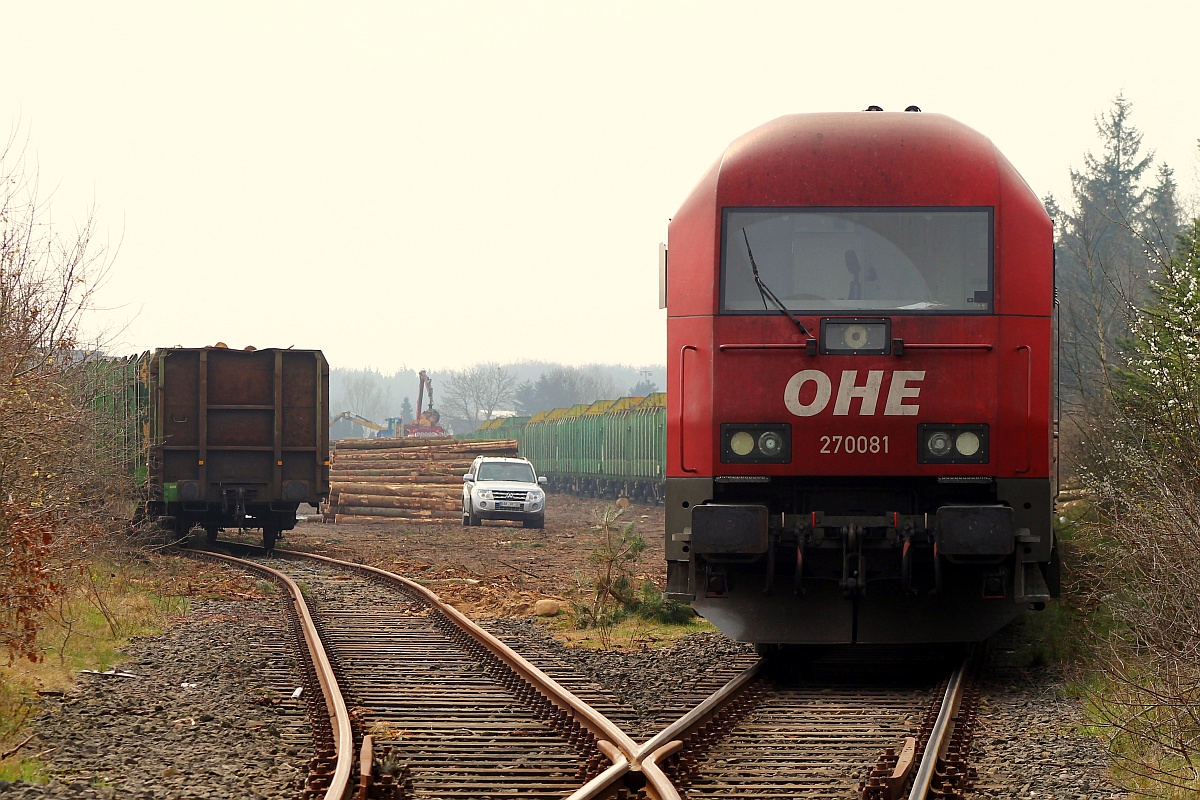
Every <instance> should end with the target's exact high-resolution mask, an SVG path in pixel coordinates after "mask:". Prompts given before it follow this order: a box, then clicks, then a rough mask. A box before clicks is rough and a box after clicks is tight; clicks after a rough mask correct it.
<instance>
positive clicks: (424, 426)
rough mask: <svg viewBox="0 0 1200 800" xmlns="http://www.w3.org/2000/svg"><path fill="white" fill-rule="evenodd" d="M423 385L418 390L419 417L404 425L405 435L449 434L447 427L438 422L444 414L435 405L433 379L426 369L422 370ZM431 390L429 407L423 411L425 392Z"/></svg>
mask: <svg viewBox="0 0 1200 800" xmlns="http://www.w3.org/2000/svg"><path fill="white" fill-rule="evenodd" d="M420 377H421V386H420V388H419V389H418V390H417V418H416V420H414V421H413V422H410V423H409V424H407V425H405V426H404V435H405V436H448V435H449V434H447V433H446V429H445V428H443V427H442V426H441V425H439V424H438V423H439V422H440V421H441V419H442V415H441V414H439V413H438V412H437V409H435V408H434V407H433V381H431V380H430V379H429V376H428V375H427V374H425V370H421V372H420ZM426 391H428V392H429V408H426V409H425V410H424V411H422V410H421V409H422V406H423V405H424V400H425V392H426Z"/></svg>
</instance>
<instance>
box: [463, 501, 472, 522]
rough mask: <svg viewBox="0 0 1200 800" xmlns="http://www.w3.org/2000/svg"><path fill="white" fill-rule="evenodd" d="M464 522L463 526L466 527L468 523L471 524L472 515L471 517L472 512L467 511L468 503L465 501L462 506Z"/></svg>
mask: <svg viewBox="0 0 1200 800" xmlns="http://www.w3.org/2000/svg"><path fill="white" fill-rule="evenodd" d="M462 523H463V527H464V528H465V527H467V526H468V525H470V524H471V517H470V514H469V512H468V511H467V504H466V503H463V508H462Z"/></svg>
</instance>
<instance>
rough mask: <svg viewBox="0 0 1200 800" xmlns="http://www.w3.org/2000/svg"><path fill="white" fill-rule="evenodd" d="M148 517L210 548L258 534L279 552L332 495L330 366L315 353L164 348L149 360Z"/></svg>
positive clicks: (146, 374) (146, 369) (146, 370)
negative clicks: (226, 534) (301, 517)
mask: <svg viewBox="0 0 1200 800" xmlns="http://www.w3.org/2000/svg"><path fill="white" fill-rule="evenodd" d="M143 358H145V359H146V361H145V365H144V370H143V371H142V375H143V380H144V381H145V382H146V384H147V385H148V388H149V430H148V441H147V448H146V452H147V457H148V483H147V497H148V500H147V508H146V510H147V513H148V515H149V516H150V517H151V518H152V519H157V520H158V521H159V522H160V523H161V524H164V525H166V526H169V527H172V528H174V530H175V531H177V532H178V533H180V534H185V533H186V532H187V531H189V530H191V529H192V528H193V527H195V526H197V525H200V526H202V527H203V528H204V529H205V531H206V532H207V534H208V538H209V539H210V540H215V539H216V536H217V533H218V532H219V531H220V530H221V529H223V528H261V529H262V535H263V544H264V546H266V547H267V548H271V547H273V546H274V545H275V542H276V540H277V539H278V537H279V534H280V533H281V532H282V531H286V530H291V529H292V528H293V527H295V525H296V510H297V508H298V507H299V506H300V504H302V503H308V504H310V505H313V506H316V505H318V504H319V503H320V502H321V501H322V500H324V499H325V498H326V497H328V495H329V420H328V417H329V365H328V363H327V362H326V361H325V357H324V355H322V353H321V351H319V350H290V349H289V350H280V349H264V350H249V349H248V350H231V349H228V348H225V347H222V346H216V347H204V348H178V347H175V348H164V349H159V350H156V351H155V352H154V353H152V354H147V355H146V356H144V357H143Z"/></svg>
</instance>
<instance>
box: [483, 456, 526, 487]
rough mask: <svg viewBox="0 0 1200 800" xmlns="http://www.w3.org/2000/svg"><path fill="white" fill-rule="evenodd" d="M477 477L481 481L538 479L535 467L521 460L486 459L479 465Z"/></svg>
mask: <svg viewBox="0 0 1200 800" xmlns="http://www.w3.org/2000/svg"><path fill="white" fill-rule="evenodd" d="M475 478H476V480H481V481H519V482H520V483H534V482H535V481H536V478H535V477H534V474H533V467H531V466H530V465H528V464H522V463H520V462H519V461H485V462H483V463H482V464H480V465H479V473H478V474H477V475H476V476H475Z"/></svg>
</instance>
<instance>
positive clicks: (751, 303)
mask: <svg viewBox="0 0 1200 800" xmlns="http://www.w3.org/2000/svg"><path fill="white" fill-rule="evenodd" d="M722 242H723V246H722V252H721V311H722V312H723V313H735V314H736V313H758V314H761V313H764V312H765V313H779V308H778V306H777V305H776V304H775V302H774V300H772V299H771V298H770V295H772V294H773V295H774V296H775V297H777V298H778V299H779V301H780V302H781V303H782V304H783V305H785V306H786V307H787V308H788V310H790V311H795V312H816V313H828V312H834V313H837V312H847V313H856V314H857V313H859V312H863V311H877V312H883V311H886V312H889V313H892V314H896V313H900V314H904V313H938V312H941V313H955V314H972V313H974V314H987V313H991V311H992V288H993V284H992V252H993V245H992V209H990V208H886V209H861V208H852V209H851V208H819V209H814V208H771V209H757V208H750V209H725V212H724V218H723V220H722ZM755 268H757V272H758V280H755Z"/></svg>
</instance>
